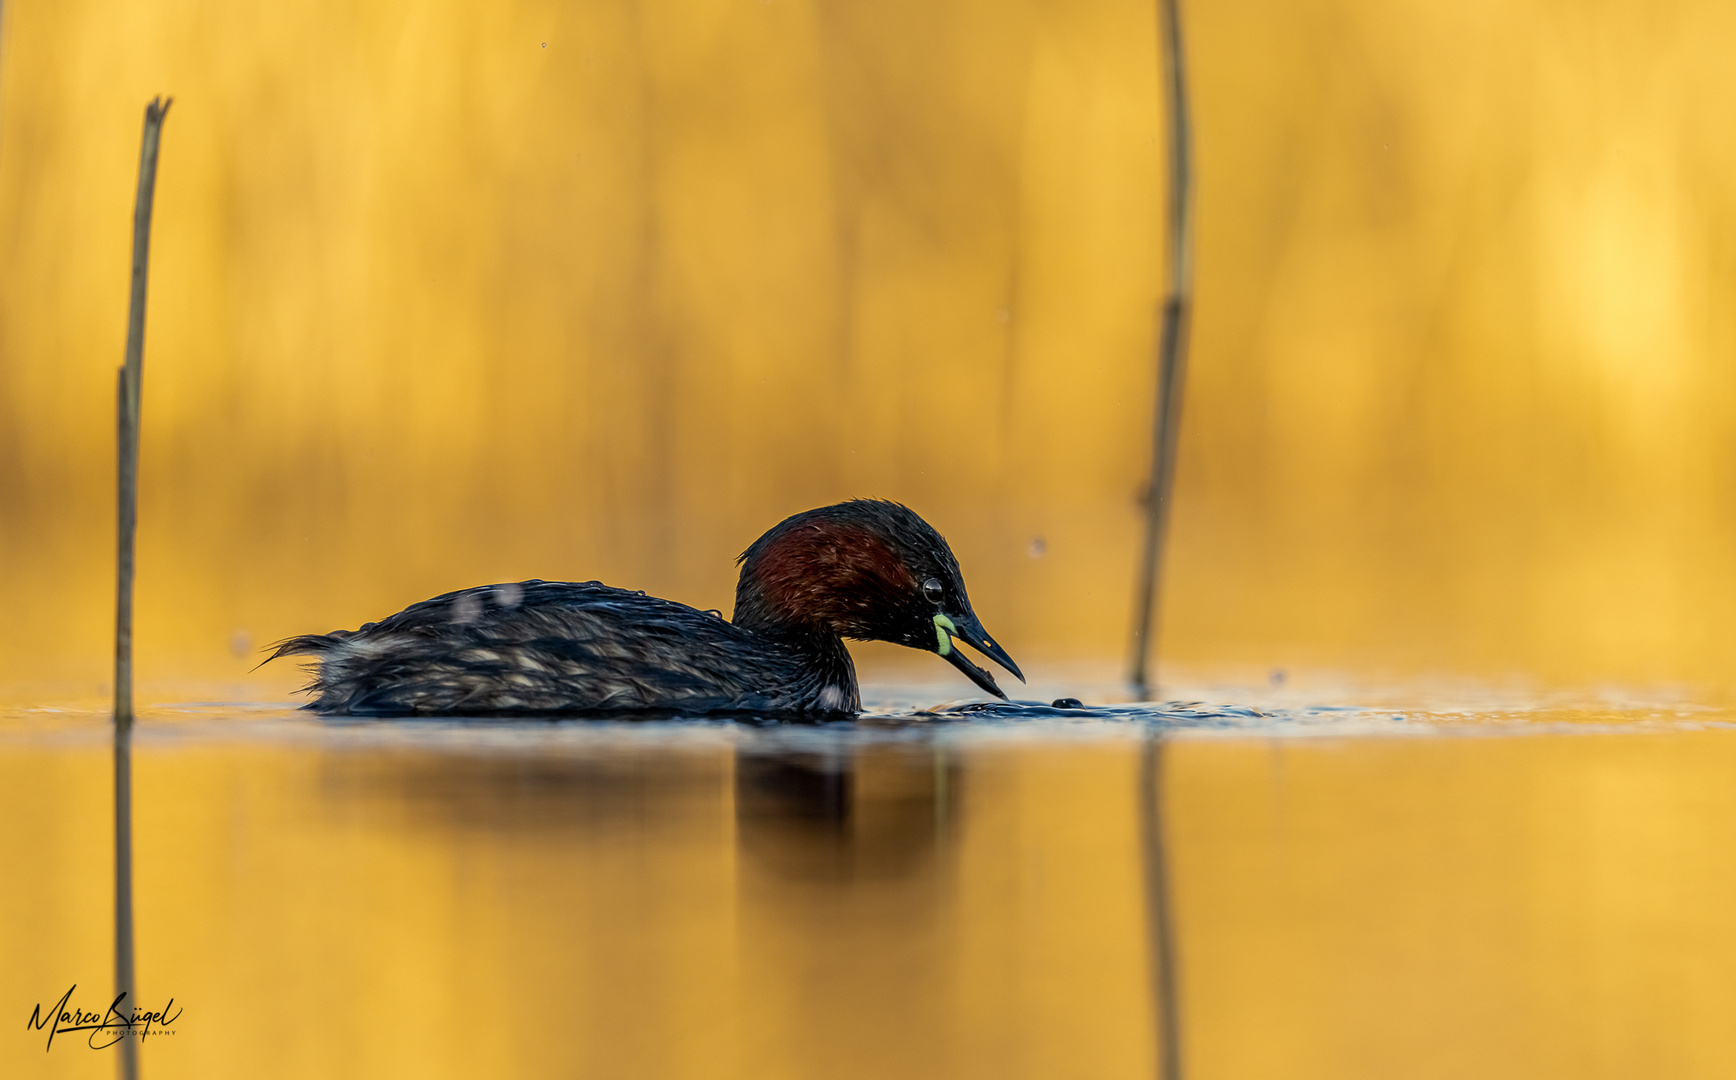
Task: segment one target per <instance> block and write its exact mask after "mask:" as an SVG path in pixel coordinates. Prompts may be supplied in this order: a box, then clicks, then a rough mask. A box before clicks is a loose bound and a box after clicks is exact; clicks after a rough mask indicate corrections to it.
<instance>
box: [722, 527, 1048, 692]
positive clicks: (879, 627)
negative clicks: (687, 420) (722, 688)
mask: <svg viewBox="0 0 1736 1080" xmlns="http://www.w3.org/2000/svg"><path fill="white" fill-rule="evenodd" d="M739 561H740V563H741V580H740V581H739V582H738V583H737V585H736V589H735V618H734V622H735V623H736V624H737V625H739V626H745V627H747V628H749V629H752V630H760V631H767V632H786V633H788V632H793V633H804V632H805V633H820V634H826V633H830V634H836V635H838V636H839V637H846V638H853V639H855V640H858V641H891V642H896V643H897V644H899V645H907V646H909V647H910V648H913V649H923V650H926V651H928V652H933V653H939V654H940V655H941V656H943V657H945V658H946V660H947V662H948V663H950V664H952V666H953V667H956V668H958V669H959V670H960V671H962V672H964V673H965V675H966V676H968V677H969V678H970V680H971V681H972V682H974V683H976V684H977V685H978V686H980V687H982V688H983V689H984V690H986V691H988V692H989V693H991V694H994V695H995V696H996V697H1001V698H1004V697H1006V695H1005V694H1003V693H1001V689H1000V687H998V686H996V685H995V681H994V679H993V678H991V677H990V676H989V673H988V672H986V671H984V670H983V669H981V668H979V667H977V666H976V665H975V664H973V663H971V662H970V661H969V660H968V659H966V658H965V657H964V655H963V654H962V653H961V651H960V650H959V648H958V645H957V644H956V642H955V639H956V640H957V641H964V642H966V643H968V644H969V645H971V646H972V647H973V648H975V649H976V650H977V651H978V652H981V653H982V654H983V655H985V656H987V657H988V658H989V659H991V660H993V661H994V662H995V663H997V664H999V665H1001V666H1002V667H1004V668H1006V669H1007V670H1008V671H1010V672H1012V673H1013V675H1014V676H1016V677H1017V678H1018V680H1019V681H1020V682H1023V681H1024V680H1025V677H1024V675H1022V674H1020V672H1019V668H1018V665H1017V664H1015V663H1013V658H1012V657H1010V656H1008V655H1007V653H1006V650H1005V649H1002V648H1001V647H1000V646H999V645H997V644H995V642H994V641H993V640H992V639H991V638H990V637H989V636H988V634H987V633H986V632H985V631H984V630H983V627H982V623H981V622H979V621H978V620H977V617H976V613H975V612H973V611H972V610H971V606H970V598H969V597H968V596H966V595H965V591H964V577H963V576H962V575H961V574H960V573H959V569H958V560H957V559H956V558H954V557H953V554H952V549H951V548H950V547H948V546H947V544H946V541H945V540H944V539H942V537H941V535H940V534H939V533H937V532H935V531H934V529H933V528H932V527H931V526H930V525H929V524H928V522H926V521H924V520H922V519H921V518H920V517H917V516H916V514H915V513H914V512H913V511H911V510H910V509H908V508H906V507H903V506H900V505H899V504H897V503H893V502H882V501H880V500H877V499H855V500H852V501H850V502H846V503H839V504H837V505H836V506H823V507H821V508H819V509H818V510H809V511H806V512H804V513H800V514H797V515H795V516H794V517H791V518H786V519H785V520H784V521H781V522H779V523H778V524H777V525H776V526H774V527H773V528H772V529H771V530H770V531H769V532H767V533H766V534H765V535H764V536H762V537H760V538H759V539H758V540H755V541H754V542H753V546H751V547H749V548H748V549H747V550H746V551H744V552H742V555H741V559H740V560H739Z"/></svg>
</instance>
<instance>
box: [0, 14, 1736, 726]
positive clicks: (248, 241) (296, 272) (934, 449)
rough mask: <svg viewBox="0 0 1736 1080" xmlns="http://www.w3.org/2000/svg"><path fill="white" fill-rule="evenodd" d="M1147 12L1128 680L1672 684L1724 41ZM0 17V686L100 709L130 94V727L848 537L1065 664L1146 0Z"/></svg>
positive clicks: (1679, 32) (1116, 497) (1707, 523)
mask: <svg viewBox="0 0 1736 1080" xmlns="http://www.w3.org/2000/svg"><path fill="white" fill-rule="evenodd" d="M1185 14H1186V17H1187V20H1188V31H1189V45H1190V48H1191V50H1192V73H1193V76H1194V90H1195V101H1196V107H1197V121H1198V132H1199V136H1198V138H1199V143H1198V149H1199V152H1200V159H1201V160H1200V177H1201V181H1200V183H1201V188H1200V207H1201V219H1200V225H1199V275H1200V276H1199V282H1198V286H1199V288H1198V295H1199V309H1198V319H1197V322H1196V324H1195V327H1194V336H1193V343H1194V354H1193V363H1192V371H1191V381H1190V387H1189V391H1190V398H1189V402H1188V407H1187V414H1186V428H1185V431H1184V432H1183V437H1182V459H1181V467H1180V474H1179V480H1178V487H1177V498H1178V504H1177V510H1176V519H1175V537H1174V549H1173V558H1172V560H1171V572H1170V575H1169V579H1168V580H1169V582H1170V585H1171V589H1170V592H1169V594H1168V597H1167V602H1166V605H1165V608H1164V612H1163V616H1164V623H1163V625H1164V632H1165V635H1166V636H1165V655H1166V657H1168V658H1171V659H1173V660H1174V661H1176V662H1179V663H1182V664H1184V665H1195V666H1196V668H1198V669H1200V670H1204V669H1206V668H1207V667H1211V666H1214V665H1215V666H1217V667H1219V668H1228V669H1233V670H1239V671H1246V672H1259V673H1263V672H1264V671H1265V670H1266V669H1267V668H1269V667H1274V666H1283V667H1289V668H1292V669H1298V670H1300V671H1302V672H1307V671H1314V670H1319V669H1322V668H1326V669H1337V670H1348V671H1352V672H1383V671H1398V672H1446V673H1454V672H1458V673H1468V674H1472V675H1476V676H1480V677H1491V676H1505V675H1507V674H1511V673H1515V672H1519V673H1531V674H1534V675H1536V676H1539V677H1542V678H1544V679H1548V680H1563V681H1568V682H1577V683H1591V682H1601V681H1608V680H1615V681H1627V682H1641V683H1646V682H1654V681H1659V680H1686V681H1689V682H1693V683H1698V684H1701V685H1702V686H1703V687H1707V688H1709V689H1708V691H1707V692H1716V690H1717V689H1718V688H1720V687H1722V685H1723V684H1724V683H1725V681H1726V679H1725V675H1724V671H1725V669H1726V659H1727V657H1728V656H1729V654H1730V651H1731V650H1730V648H1729V647H1728V646H1726V645H1725V643H1724V638H1725V636H1726V629H1725V628H1726V626H1727V625H1728V624H1729V623H1730V622H1731V621H1732V617H1733V616H1736V572H1733V568H1736V557H1733V555H1736V464H1733V463H1736V315H1733V306H1732V299H1733V298H1736V199H1733V198H1732V196H1731V195H1730V192H1731V191H1733V190H1736V114H1733V113H1732V112H1731V110H1730V109H1729V108H1728V107H1727V106H1728V102H1729V101H1730V100H1731V99H1732V97H1733V96H1736V66H1733V65H1731V64H1730V62H1729V57H1730V56H1731V55H1732V50H1733V48H1736V8H1732V7H1731V6H1730V5H1728V4H1721V3H1713V2H1702V3H1695V2H1691V0H1683V2H1677V3H1665V4H1656V3H1640V2H1638V0H1633V2H1628V3H1574V4H1564V3H1560V4H1551V3H1531V4H1492V3H1469V4H1467V3H1446V2H1434V3H1424V2H1408V3H1397V4H1391V3H1372V2H1368V0H1313V2H1310V3H1305V4H1284V3H1274V2H1271V0H1230V2H1226V3H1216V4H1192V5H1190V6H1189V7H1188V8H1187V10H1186V12H1185ZM4 20H5V21H4V26H3V28H0V32H3V38H0V266H3V267H4V272H3V275H0V615H3V618H0V680H4V681H5V682H6V683H7V684H9V685H12V686H20V685H24V684H32V685H34V684H36V683H38V682H44V683H46V682H55V681H57V680H58V681H60V682H65V683H70V684H71V685H75V686H82V687H84V688H85V689H86V690H90V689H94V688H95V687H96V685H97V684H99V683H101V682H103V681H104V680H106V678H107V673H108V635H109V632H110V626H111V621H110V620H111V617H112V616H111V605H112V583H111V572H110V560H111V551H112V544H113V537H112V521H113V489H112V475H113V465H112V453H113V419H112V415H113V401H114V382H113V371H114V368H115V367H116V365H117V364H118V363H119V361H120V357H121V347H122V342H123V337H124V321H125V312H124V305H125V296H126V259H127V254H128V246H127V245H128V223H129V215H130V212H131V196H132V185H133V178H134V169H135V163H136V153H137V141H138V125H139V114H140V111H141V109H142V107H143V104H144V102H145V101H146V100H147V99H148V98H149V97H150V95H152V94H153V93H157V92H163V93H170V94H173V95H174V96H175V99H176V104H175V107H174V111H173V113H172V114H171V117H170V120H169V124H168V128H167V134H166V138H165V143H164V146H165V150H164V158H163V165H162V173H161V181H160V187H159V196H158V206H157V219H156V238H155V246H154V252H153V267H152V293H151V308H150V321H149V326H148V338H147V351H146V376H145V424H144V461H143V496H142V509H141V513H142V526H141V534H140V556H139V565H140V577H139V625H138V634H139V655H140V665H141V677H142V678H143V679H145V681H146V682H147V683H148V682H149V681H150V680H151V679H152V678H153V677H167V676H189V677H192V676H197V677H202V678H203V677H211V676H235V675H238V674H239V673H240V672H241V671H243V670H244V669H245V668H246V667H247V666H249V665H250V664H251V662H252V659H251V657H252V655H253V654H252V651H251V650H253V649H255V648H256V647H257V646H258V645H259V644H260V643H262V642H264V641H266V640H269V639H272V638H275V637H279V636H282V635H286V634H289V633H294V632H302V631H310V630H325V629H330V628H333V627H337V626H352V625H355V624H356V623H358V622H360V621H362V620H364V619H367V618H370V617H377V616H379V615H382V614H385V613H386V612H388V611H390V610H393V609H395V608H397V607H398V606H401V605H402V604H404V603H407V602H409V601H412V600H416V599H420V598H422V597H424V596H427V595H430V594H432V593H435V592H439V591H444V590H446V589H449V588H455V587H459V586H463V585H469V584H474V583H479V582H482V581H488V580H504V579H515V578H520V577H529V576H541V577H559V578H575V579H585V578H591V577H598V578H602V579H604V580H607V581H610V582H613V583H617V584H622V585H628V586H632V587H641V588H646V589H649V590H651V591H654V592H657V593H661V594H664V595H671V596H675V597H678V598H681V599H685V600H688V601H690V602H693V603H696V604H698V605H700V606H720V607H724V608H726V609H727V607H728V605H729V599H730V594H731V590H732V588H733V579H734V574H733V568H732V566H731V563H730V560H731V559H732V558H733V556H734V555H735V554H736V553H737V552H739V551H740V550H741V549H742V548H743V547H744V546H746V544H747V543H748V542H749V541H751V540H752V539H753V537H754V536H756V535H757V534H758V533H759V532H760V531H761V530H762V529H764V528H765V527H767V526H769V525H770V524H771V523H773V522H774V521H776V520H777V519H779V518H780V517H782V516H783V515H785V514H788V513H790V512H793V511H796V510H799V509H803V508H805V507H808V506H812V505H816V504H819V503H823V502H827V501H832V500H836V499H840V498H844V497H848V496H851V495H878V496H884V497H890V498H897V499H900V500H902V501H906V502H908V503H910V504H911V505H913V506H914V507H916V508H917V509H918V510H920V511H921V512H923V513H924V514H925V515H927V516H928V517H929V518H930V519H931V520H932V521H933V522H934V523H935V524H936V525H937V526H939V527H940V528H941V530H942V531H943V532H945V533H946V534H947V535H948V536H949V537H950V538H951V539H952V540H953V542H954V546H955V548H956V549H957V550H958V552H959V554H960V557H961V559H962V560H963V562H964V565H965V568H966V572H967V577H968V580H969V582H970V585H971V588H972V592H973V596H974V598H975V600H976V602H977V607H978V610H979V612H980V613H981V614H982V616H983V618H984V620H985V622H987V624H988V625H989V626H990V627H991V628H992V629H994V630H995V632H996V636H997V637H998V638H1000V639H1002V640H1004V641H1006V642H1007V643H1008V644H1009V646H1010V647H1011V648H1012V649H1013V652H1014V654H1015V655H1016V656H1018V657H1019V658H1020V659H1021V660H1024V659H1026V658H1027V657H1031V658H1033V659H1035V660H1037V661H1038V664H1037V665H1036V666H1037V667H1038V671H1039V673H1041V670H1042V667H1041V665H1042V664H1044V663H1047V662H1050V661H1055V660H1060V659H1064V658H1069V657H1073V658H1077V657H1095V658H1117V659H1118V658H1119V657H1120V655H1121V653H1122V650H1123V648H1124V643H1125V638H1126V633H1127V628H1128V624H1129V614H1130V613H1129V610H1128V606H1129V599H1128V597H1129V592H1130V584H1131V580H1132V575H1133V570H1134V558H1135V541H1136V538H1137V530H1138V507H1137V499H1138V496H1139V487H1140V485H1141V484H1142V483H1143V480H1144V475H1145V471H1146V461H1147V458H1148V440H1149V433H1148V424H1149V416H1150V412H1151V396H1152V355H1151V354H1152V351H1153V339H1154V337H1155V332H1156V322H1155V310H1154V306H1155V301H1156V298H1157V296H1158V294H1159V292H1160V291H1161V289H1162V287H1163V284H1164V283H1163V281H1162V279H1161V273H1162V271H1161V263H1160V258H1159V254H1160V245H1161V241H1162V229H1161V223H1160V219H1159V213H1158V212H1159V209H1160V207H1161V205H1162V202H1161V200H1162V195H1163V190H1162V161H1161V158H1160V150H1159V147H1160V136H1161V128H1160V123H1159V116H1160V113H1159V97H1158V82H1157V74H1158V69H1157V34H1156V27H1155V22H1154V18H1153V12H1152V9H1151V5H1150V4H1149V3H1142V2H1132V0H1127V2H1123V0H1099V2H1091V0H1081V2H1075V3H1068V4H1041V3H1027V4H1021V3H1016V2H1015V3H1008V2H1001V0H996V2H993V3H989V2H978V0H960V2H949V3H944V4H935V3H919V2H911V0H886V2H877V3H872V4H870V3H851V4H836V3H811V2H797V0H770V2H765V0H738V2H730V3H725V2H718V0H681V2H674V0H663V2H659V0H648V2H645V3H638V4H629V3H602V2H599V3H589V4H557V3H536V2H520V3H501V4H480V3H473V4H457V3H450V2H431V3H420V4H401V3H392V2H380V3H374V4H364V5H355V4H347V3H342V4H340V3H331V2H325V3H319V2H315V3H307V4H295V5H281V4H235V3H216V2H200V0H182V2H161V3H150V4H146V3H120V4H97V3H92V2H88V0H57V2H54V3H48V2H43V0H8V2H7V3H6V5H5V9H4ZM1027 666H1028V667H1029V666H1032V665H1027ZM262 677H263V678H265V679H266V680H267V684H268V685H269V687H271V688H275V690H277V691H281V690H287V689H288V688H289V687H290V686H291V685H293V684H294V682H295V675H294V673H293V672H292V671H290V670H288V669H283V670H279V671H276V672H271V671H268V672H266V673H265V674H264V676H262Z"/></svg>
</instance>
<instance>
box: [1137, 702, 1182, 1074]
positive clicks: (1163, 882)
mask: <svg viewBox="0 0 1736 1080" xmlns="http://www.w3.org/2000/svg"><path fill="white" fill-rule="evenodd" d="M1142 749H1143V752H1142V754H1141V755H1140V768H1139V824H1140V841H1141V843H1140V847H1141V849H1142V852H1143V855H1144V859H1145V910H1146V923H1147V932H1148V935H1149V939H1148V940H1149V946H1150V949H1151V983H1152V988H1151V989H1152V1003H1153V1006H1154V1009H1155V1012H1156V1016H1155V1018H1154V1019H1155V1027H1156V1029H1157V1053H1158V1076H1160V1077H1161V1078H1162V1080H1181V1076H1182V1067H1181V1063H1182V1056H1181V1051H1182V1046H1181V1007H1180V1005H1181V1003H1180V1001H1179V1000H1178V997H1177V978H1176V948H1175V920H1174V912H1173V910H1172V908H1171V905H1170V885H1169V859H1168V852H1167V850H1166V848H1165V844H1164V829H1163V736H1162V735H1161V734H1159V733H1158V732H1156V731H1148V732H1146V735H1145V743H1144V746H1143V748H1142Z"/></svg>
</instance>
